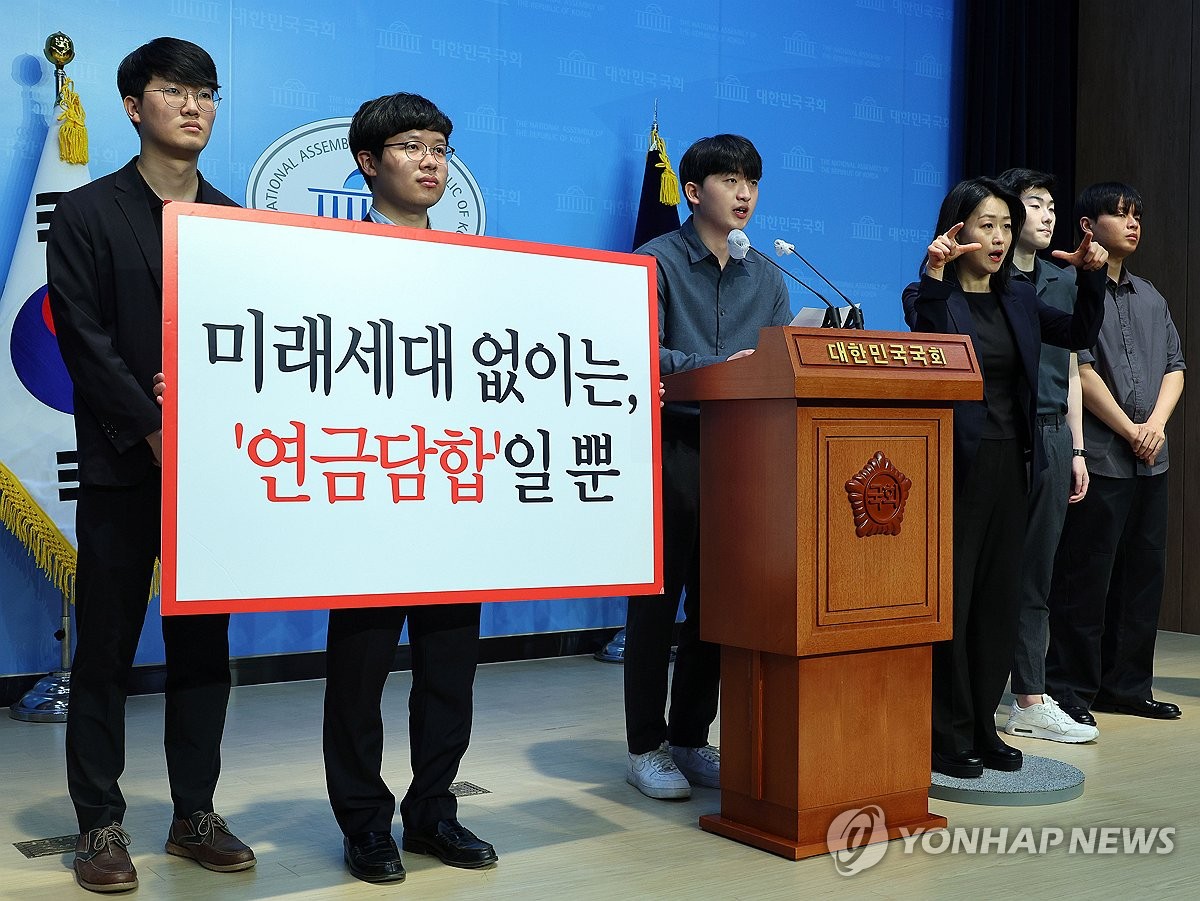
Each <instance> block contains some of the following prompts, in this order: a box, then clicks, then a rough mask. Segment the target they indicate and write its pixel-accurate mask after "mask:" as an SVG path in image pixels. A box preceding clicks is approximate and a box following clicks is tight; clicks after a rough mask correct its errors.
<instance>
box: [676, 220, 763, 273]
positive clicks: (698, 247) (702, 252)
mask: <svg viewBox="0 0 1200 901" xmlns="http://www.w3.org/2000/svg"><path fill="white" fill-rule="evenodd" d="M693 218H694V217H692V216H688V218H687V222H685V223H683V225H681V226H679V236H680V237H681V238H683V243H684V246H685V247H687V254H688V260H689V261H690V262H692V263H699V262H700V261H701V260H703V259H705V258H706V257H712V258H713V259H714V260H715V259H716V258H717V255H716V254H715V253H713V252H712V251H711V250H709V249H708V247H707V246H706V245H705V243H704V242H703V241H701V240H700V235H699V234H698V233H697V231H696V224H695V222H693V221H692V220H693ZM729 262H731V263H749V262H750V258H749V257H746V259H744V260H735V259H734V258H733V257H730V258H729Z"/></svg>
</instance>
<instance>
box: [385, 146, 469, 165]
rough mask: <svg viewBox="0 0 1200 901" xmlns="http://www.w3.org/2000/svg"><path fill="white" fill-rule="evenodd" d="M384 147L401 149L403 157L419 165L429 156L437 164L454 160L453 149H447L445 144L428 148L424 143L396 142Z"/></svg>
mask: <svg viewBox="0 0 1200 901" xmlns="http://www.w3.org/2000/svg"><path fill="white" fill-rule="evenodd" d="M383 146H384V147H403V148H404V155H405V156H406V157H408V158H409V159H410V160H412V161H413V162H414V163H419V162H421V160H423V159H425V157H427V156H429V154H431V153H432V154H433V158H434V159H435V160H437V161H438V162H439V163H448V162H450V160H452V159H453V158H454V148H453V147H447V146H446V145H445V144H438V145H437V146H436V147H430V146H429V145H428V144H426V143H425V142H424V141H396V142H395V143H393V144H384V145H383Z"/></svg>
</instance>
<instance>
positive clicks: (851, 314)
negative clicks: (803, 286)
mask: <svg viewBox="0 0 1200 901" xmlns="http://www.w3.org/2000/svg"><path fill="white" fill-rule="evenodd" d="M793 254H794V255H795V256H796V257H798V258H799V260H800V262H801V263H803V264H804V265H805V266H807V267H808V268H809V269H811V270H812V271H813V272H815V273H816V274H817V278H819V279H820V280H821V281H823V282H824V283H825V284H827V285H829V287H831V288H833V290H834V291H836V292H837V296H838V297H840V298H841V299H842V300H844V301H846V303H848V304H850V310H849V311H848V312H847V313H846V324H845V326H844V327H845V328H865V326H864V325H863V321H862V310H860V309H859V308H858V307H857V306H855V305H854V302H853V301H852V300H851V299H850V298H849V297H847V296H846V295H845V294H843V293H842V292H841V289H839V288H838V286H837V285H835V284H834V283H833V282H831V281H830V280H829V279H827V278H826V277H825V276H824V275H822V274H821V270H820V269H818V268H817V267H816V266H814V265H813V264H812V263H810V262H809V261H808V260H806V259H805V258H804V255H803V254H800V253H797V252H796V245H795V244H789V243H788V242H787V241H785V240H783V239H782V238H776V239H775V256H777V257H786V256H790V255H793Z"/></svg>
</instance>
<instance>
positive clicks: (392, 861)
mask: <svg viewBox="0 0 1200 901" xmlns="http://www.w3.org/2000/svg"><path fill="white" fill-rule="evenodd" d="M342 844H343V846H344V847H345V849H346V852H345V856H346V866H347V867H348V868H349V869H350V875H351V876H353V877H354V878H355V879H361V880H362V881H363V882H403V881H404V865H403V864H402V863H400V849H399V848H397V847H396V841H395V839H393V838H392V836H391V834H390V833H387V832H360V833H359V834H358V835H347V836H346V838H345V841H344V842H343V843H342Z"/></svg>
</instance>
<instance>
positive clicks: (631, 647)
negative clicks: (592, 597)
mask: <svg viewBox="0 0 1200 901" xmlns="http://www.w3.org/2000/svg"><path fill="white" fill-rule="evenodd" d="M662 480H663V593H662V594H658V595H644V596H641V597H631V598H630V599H629V609H628V613H627V614H626V618H625V736H626V740H627V741H628V744H629V751H630V753H632V754H643V753H645V752H646V751H652V750H654V749H655V748H657V747H658V746H659V745H660V744H662V742H663V741H664V740H666V741H669V742H670V743H671V744H673V745H681V746H683V747H691V748H698V747H702V746H703V745H706V744H707V743H708V731H709V728H710V727H711V726H712V723H713V720H714V719H716V716H717V701H718V697H719V695H720V685H721V648H720V645H716V644H710V643H709V642H706V641H701V640H700V422H699V417H681V416H675V415H671V414H665V415H664V416H663V428H662ZM685 591H686V593H685V594H684V599H683V611H684V616H685V617H686V619H685V620H684V622H683V624H682V625H681V627H680V634H679V645H678V651H677V653H676V656H675V675H674V679H673V680H672V683H671V714H670V722H669V723H668V722H667V720H666V718H665V715H664V714H665V711H666V706H667V671H668V668H669V667H670V662H671V636H672V632H673V629H674V625H675V613H676V611H677V610H678V609H679V596H680V594H681V593H684V592H685Z"/></svg>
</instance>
